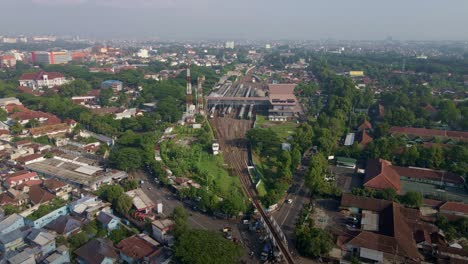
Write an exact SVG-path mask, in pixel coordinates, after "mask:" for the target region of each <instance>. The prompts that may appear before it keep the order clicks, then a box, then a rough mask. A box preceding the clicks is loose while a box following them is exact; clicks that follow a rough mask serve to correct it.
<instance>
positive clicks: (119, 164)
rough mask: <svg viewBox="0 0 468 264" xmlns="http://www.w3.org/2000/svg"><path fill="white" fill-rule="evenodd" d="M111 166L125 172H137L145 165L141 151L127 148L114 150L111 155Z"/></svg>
mask: <svg viewBox="0 0 468 264" xmlns="http://www.w3.org/2000/svg"><path fill="white" fill-rule="evenodd" d="M109 164H110V165H111V166H112V167H114V168H116V169H120V170H124V171H132V170H136V169H138V168H140V167H141V166H142V165H143V164H142V159H141V153H140V151H138V149H136V148H127V147H124V148H116V149H113V150H112V151H111V153H110V155H109Z"/></svg>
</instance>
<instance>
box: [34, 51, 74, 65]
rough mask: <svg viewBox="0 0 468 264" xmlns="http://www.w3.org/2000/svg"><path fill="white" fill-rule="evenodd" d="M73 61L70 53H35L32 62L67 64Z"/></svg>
mask: <svg viewBox="0 0 468 264" xmlns="http://www.w3.org/2000/svg"><path fill="white" fill-rule="evenodd" d="M71 60H72V56H71V54H70V52H68V51H50V52H48V51H34V52H32V53H31V61H32V63H34V64H67V63H68V62H70V61H71Z"/></svg>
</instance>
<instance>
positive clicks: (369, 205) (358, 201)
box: [341, 193, 392, 212]
mask: <svg viewBox="0 0 468 264" xmlns="http://www.w3.org/2000/svg"><path fill="white" fill-rule="evenodd" d="M391 203H392V202H391V201H387V200H382V199H374V198H368V197H362V196H357V195H352V194H349V193H343V195H342V196H341V206H343V207H356V208H361V209H363V210H369V211H375V212H379V211H382V210H383V209H384V208H386V207H388V206H389V205H390V204H391Z"/></svg>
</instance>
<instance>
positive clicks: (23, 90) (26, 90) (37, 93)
mask: <svg viewBox="0 0 468 264" xmlns="http://www.w3.org/2000/svg"><path fill="white" fill-rule="evenodd" d="M18 90H19V91H20V92H21V93H25V94H31V95H34V96H41V95H42V94H43V93H44V92H42V91H34V90H33V89H31V88H29V87H27V86H18Z"/></svg>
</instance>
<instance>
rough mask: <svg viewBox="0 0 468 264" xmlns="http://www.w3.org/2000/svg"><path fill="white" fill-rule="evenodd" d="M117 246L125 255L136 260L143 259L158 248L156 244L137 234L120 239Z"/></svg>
mask: <svg viewBox="0 0 468 264" xmlns="http://www.w3.org/2000/svg"><path fill="white" fill-rule="evenodd" d="M116 248H117V249H118V250H119V251H121V252H122V253H123V254H124V255H126V256H128V257H130V258H132V259H134V260H141V259H143V258H145V257H148V256H149V255H151V254H153V253H154V252H155V251H156V250H157V248H156V247H155V246H153V245H152V244H150V243H149V242H147V241H146V240H144V239H142V238H140V237H138V236H137V235H133V236H131V237H129V238H126V239H124V240H122V241H120V243H119V244H117V246H116Z"/></svg>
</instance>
